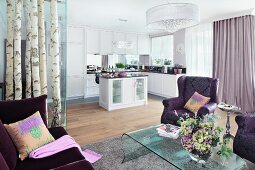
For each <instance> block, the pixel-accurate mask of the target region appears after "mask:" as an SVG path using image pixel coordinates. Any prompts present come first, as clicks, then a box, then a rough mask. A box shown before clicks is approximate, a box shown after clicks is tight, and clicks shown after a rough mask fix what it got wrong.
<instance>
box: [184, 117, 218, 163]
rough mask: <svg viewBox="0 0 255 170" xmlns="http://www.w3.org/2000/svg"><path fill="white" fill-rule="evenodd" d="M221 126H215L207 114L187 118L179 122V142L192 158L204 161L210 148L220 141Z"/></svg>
mask: <svg viewBox="0 0 255 170" xmlns="http://www.w3.org/2000/svg"><path fill="white" fill-rule="evenodd" d="M221 131H222V128H220V127H215V126H214V121H213V119H211V118H210V117H209V116H204V117H203V118H200V117H195V118H187V119H186V120H183V121H182V122H181V129H180V134H181V136H182V137H181V143H182V146H183V147H184V148H185V150H187V151H188V152H189V155H190V157H191V159H192V160H194V161H196V162H198V163H205V162H206V160H207V159H208V158H209V157H210V156H211V153H212V148H213V147H216V146H217V144H218V143H219V141H220V133H221Z"/></svg>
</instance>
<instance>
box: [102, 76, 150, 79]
mask: <svg viewBox="0 0 255 170" xmlns="http://www.w3.org/2000/svg"><path fill="white" fill-rule="evenodd" d="M147 76H148V75H132V76H127V77H100V78H104V79H119V78H121V79H122V78H134V77H147Z"/></svg>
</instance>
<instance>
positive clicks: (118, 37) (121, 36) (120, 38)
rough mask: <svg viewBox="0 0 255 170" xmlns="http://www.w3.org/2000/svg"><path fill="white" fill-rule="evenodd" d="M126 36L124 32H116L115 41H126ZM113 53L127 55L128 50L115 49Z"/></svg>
mask: <svg viewBox="0 0 255 170" xmlns="http://www.w3.org/2000/svg"><path fill="white" fill-rule="evenodd" d="M125 40H126V34H125V33H122V32H114V35H113V41H125ZM113 53H115V54H126V50H125V49H122V48H117V47H113Z"/></svg>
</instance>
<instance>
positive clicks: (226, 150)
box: [217, 139, 233, 165]
mask: <svg viewBox="0 0 255 170" xmlns="http://www.w3.org/2000/svg"><path fill="white" fill-rule="evenodd" d="M229 142H230V140H229V139H223V142H221V143H220V146H219V150H218V152H217V155H219V157H220V160H221V164H222V165H225V164H226V163H227V161H228V159H229V158H230V157H231V156H232V154H233V151H232V149H231V148H230V147H229Z"/></svg>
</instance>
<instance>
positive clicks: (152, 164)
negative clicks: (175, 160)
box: [83, 138, 176, 170]
mask: <svg viewBox="0 0 255 170" xmlns="http://www.w3.org/2000/svg"><path fill="white" fill-rule="evenodd" d="M83 149H91V150H93V151H95V152H97V153H99V154H102V155H103V157H102V159H101V160H99V161H97V162H96V163H94V164H93V167H94V168H95V170H176V168H175V167H174V166H172V165H171V164H169V163H168V162H166V161H164V160H163V159H161V158H159V157H158V156H157V155H155V154H153V153H148V154H147V155H145V156H141V157H138V158H136V159H133V160H131V161H128V162H125V163H122V160H123V157H124V154H123V151H122V143H121V138H113V139H109V140H106V141H103V142H99V143H94V144H89V145H86V146H84V147H83Z"/></svg>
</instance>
